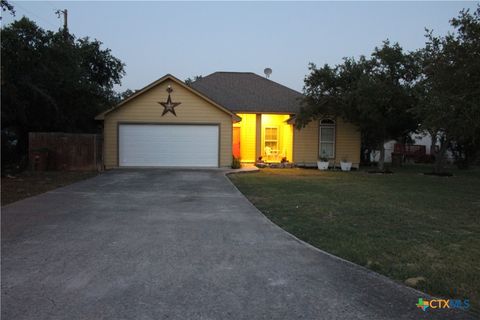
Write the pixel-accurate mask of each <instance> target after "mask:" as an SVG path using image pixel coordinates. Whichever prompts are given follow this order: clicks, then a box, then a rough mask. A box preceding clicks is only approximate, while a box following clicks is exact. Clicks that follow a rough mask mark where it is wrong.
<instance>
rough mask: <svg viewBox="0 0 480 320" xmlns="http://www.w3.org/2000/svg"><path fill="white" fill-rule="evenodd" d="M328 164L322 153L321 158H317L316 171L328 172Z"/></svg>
mask: <svg viewBox="0 0 480 320" xmlns="http://www.w3.org/2000/svg"><path fill="white" fill-rule="evenodd" d="M329 164H330V162H329V161H328V157H327V154H326V153H325V152H322V156H321V157H318V161H317V166H318V170H328V165H329Z"/></svg>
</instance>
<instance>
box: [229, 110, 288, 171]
mask: <svg viewBox="0 0 480 320" xmlns="http://www.w3.org/2000/svg"><path fill="white" fill-rule="evenodd" d="M238 116H239V117H241V118H242V120H241V121H240V122H238V123H235V124H234V125H233V146H232V150H233V155H234V156H235V157H237V158H240V161H241V162H242V163H254V162H256V161H257V160H258V159H259V157H262V160H263V161H264V162H267V163H279V162H281V161H282V159H284V160H287V161H290V162H292V161H293V126H292V125H291V124H288V123H287V120H288V119H289V118H290V115H288V114H255V113H242V114H238Z"/></svg>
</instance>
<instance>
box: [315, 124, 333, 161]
mask: <svg viewBox="0 0 480 320" xmlns="http://www.w3.org/2000/svg"><path fill="white" fill-rule="evenodd" d="M318 141H319V148H318V153H319V157H320V158H329V159H333V158H335V121H334V120H331V119H323V120H321V121H320V128H319V137H318Z"/></svg>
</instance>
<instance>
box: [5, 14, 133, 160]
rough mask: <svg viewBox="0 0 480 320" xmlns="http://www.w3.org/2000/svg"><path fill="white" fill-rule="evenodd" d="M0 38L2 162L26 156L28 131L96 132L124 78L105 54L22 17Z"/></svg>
mask: <svg viewBox="0 0 480 320" xmlns="http://www.w3.org/2000/svg"><path fill="white" fill-rule="evenodd" d="M1 38H2V42H1V58H2V61H1V67H2V83H1V85H2V138H4V139H2V145H3V147H4V148H5V149H4V150H7V152H6V153H4V152H2V160H4V161H5V160H9V159H7V158H6V157H8V156H10V157H11V158H13V159H10V160H15V159H14V158H15V156H22V155H25V153H26V148H27V135H28V132H29V131H64V132H95V131H96V129H97V126H96V123H95V121H94V120H93V117H94V116H95V115H96V114H97V113H99V112H101V111H103V110H104V109H106V108H108V107H110V106H111V105H112V104H113V103H114V102H115V101H116V94H115V92H114V91H113V86H114V85H116V84H120V80H121V78H122V76H123V75H124V65H123V63H122V62H121V61H120V60H118V59H117V58H115V57H114V56H112V54H111V52H110V50H109V49H103V48H102V47H101V45H102V44H101V42H99V41H97V40H93V41H92V40H90V39H88V38H80V39H77V38H75V36H74V35H71V34H68V33H66V32H51V31H45V30H43V29H41V28H39V27H38V26H37V25H36V24H35V23H34V22H33V21H31V20H29V19H27V18H22V19H20V20H18V21H15V22H13V23H12V24H10V25H8V26H7V27H5V28H3V29H2V31H1ZM9 138H12V141H14V143H13V144H11V143H9ZM12 147H13V148H12ZM8 151H11V152H8ZM4 161H2V163H3V162H4Z"/></svg>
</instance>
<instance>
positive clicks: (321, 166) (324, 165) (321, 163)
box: [317, 161, 330, 170]
mask: <svg viewBox="0 0 480 320" xmlns="http://www.w3.org/2000/svg"><path fill="white" fill-rule="evenodd" d="M329 164H330V162H328V161H317V166H318V170H328V165H329Z"/></svg>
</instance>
